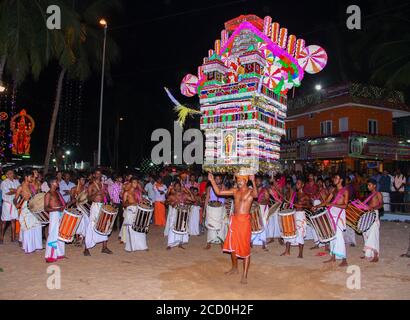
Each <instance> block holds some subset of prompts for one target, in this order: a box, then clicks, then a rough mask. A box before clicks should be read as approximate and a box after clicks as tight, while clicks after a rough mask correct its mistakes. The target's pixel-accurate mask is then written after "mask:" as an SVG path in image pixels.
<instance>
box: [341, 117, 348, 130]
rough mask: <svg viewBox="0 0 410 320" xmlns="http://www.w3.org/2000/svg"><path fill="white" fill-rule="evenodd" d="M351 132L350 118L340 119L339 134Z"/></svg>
mask: <svg viewBox="0 0 410 320" xmlns="http://www.w3.org/2000/svg"><path fill="white" fill-rule="evenodd" d="M346 131H349V118H348V117H344V118H340V119H339V132H346Z"/></svg>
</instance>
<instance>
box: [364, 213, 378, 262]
mask: <svg viewBox="0 0 410 320" xmlns="http://www.w3.org/2000/svg"><path fill="white" fill-rule="evenodd" d="M375 211H376V220H375V221H374V223H373V224H372V226H371V227H370V229H369V230H367V231H366V232H363V239H364V248H363V251H364V255H365V257H366V258H374V256H375V253H377V254H378V255H380V220H379V210H375Z"/></svg>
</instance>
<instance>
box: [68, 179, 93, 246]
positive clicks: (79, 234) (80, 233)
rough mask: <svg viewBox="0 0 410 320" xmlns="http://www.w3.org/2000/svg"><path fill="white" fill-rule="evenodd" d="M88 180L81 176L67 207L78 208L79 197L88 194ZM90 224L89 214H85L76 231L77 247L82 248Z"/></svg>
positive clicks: (72, 189) (72, 190) (71, 192)
mask: <svg viewBox="0 0 410 320" xmlns="http://www.w3.org/2000/svg"><path fill="white" fill-rule="evenodd" d="M85 183H86V180H85V176H83V175H80V176H79V177H78V180H77V185H76V186H75V187H73V188H71V190H70V202H69V203H68V204H67V207H71V206H76V207H77V199H78V197H79V196H80V195H81V194H83V193H87V188H86V185H85ZM89 222H90V218H89V217H88V215H87V214H83V217H82V218H81V221H80V224H79V225H78V228H77V231H76V233H75V234H76V243H75V245H77V246H81V243H82V242H83V240H84V238H85V234H86V230H87V226H88V223H89Z"/></svg>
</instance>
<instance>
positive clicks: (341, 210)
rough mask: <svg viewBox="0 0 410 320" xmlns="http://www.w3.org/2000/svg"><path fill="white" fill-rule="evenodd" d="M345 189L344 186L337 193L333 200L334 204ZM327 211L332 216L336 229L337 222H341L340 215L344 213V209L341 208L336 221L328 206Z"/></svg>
mask: <svg viewBox="0 0 410 320" xmlns="http://www.w3.org/2000/svg"><path fill="white" fill-rule="evenodd" d="M344 191H345V188H342V189H340V190H339V192H338V193H337V195H336V197H335V200H334V201H333V202H332V203H333V204H335V203H337V201H338V200H339V199H340V198H341V197H342V195H343V192H344ZM330 208H331V207H330ZM327 212H329V215H330V218H331V219H332V222H333V226H334V227H335V230H336V228H337V223H338V222H339V219H340V216H341V215H342V212H343V209H340V211H339V214H338V216H337V219H336V221H335V220H334V219H333V215H332V213H331V212H330V209H329V208H327Z"/></svg>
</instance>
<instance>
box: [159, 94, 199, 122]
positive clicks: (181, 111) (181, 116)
mask: <svg viewBox="0 0 410 320" xmlns="http://www.w3.org/2000/svg"><path fill="white" fill-rule="evenodd" d="M164 89H165V91H166V92H167V95H168V97H169V98H170V99H171V101H172V102H173V103H174V104H175V107H174V111H175V112H176V113H178V123H179V125H180V126H181V127H183V126H184V124H185V121H186V119H187V117H188V116H190V117H193V116H194V115H196V114H201V112H200V111H199V110H196V109H192V108H189V107H186V106H184V105H182V104H181V103H180V102H179V101H178V100H177V99H175V97H174V96H173V95H172V93H171V92H170V91H169V90H168V88H165V87H164Z"/></svg>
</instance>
